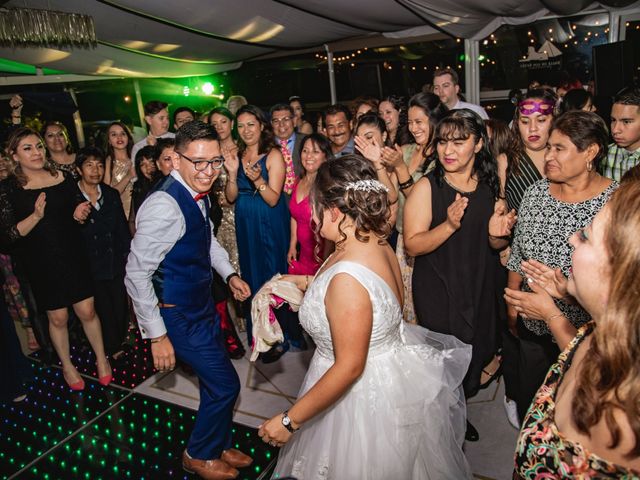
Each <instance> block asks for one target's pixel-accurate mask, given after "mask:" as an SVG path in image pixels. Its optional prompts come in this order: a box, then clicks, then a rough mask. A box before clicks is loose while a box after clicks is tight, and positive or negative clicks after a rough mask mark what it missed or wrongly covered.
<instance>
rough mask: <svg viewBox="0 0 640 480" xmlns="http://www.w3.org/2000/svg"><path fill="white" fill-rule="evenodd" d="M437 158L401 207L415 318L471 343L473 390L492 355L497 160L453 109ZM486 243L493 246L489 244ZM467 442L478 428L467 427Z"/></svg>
mask: <svg viewBox="0 0 640 480" xmlns="http://www.w3.org/2000/svg"><path fill="white" fill-rule="evenodd" d="M435 144H436V149H437V154H438V161H437V162H436V166H435V168H434V170H433V171H432V172H431V173H429V174H428V175H426V176H425V177H422V178H421V179H420V180H419V181H418V182H416V184H415V186H414V187H413V190H412V191H411V194H410V195H409V197H408V199H407V202H406V204H405V213H404V242H405V248H406V250H407V253H408V254H409V255H412V256H415V265H414V269H413V279H412V280H413V301H414V306H415V311H416V316H417V318H418V323H419V324H420V325H422V326H424V327H426V328H428V329H429V330H433V331H435V332H439V333H445V334H449V335H454V336H455V337H457V338H458V339H460V340H462V341H463V342H465V343H467V344H470V345H472V346H473V356H472V358H471V365H470V367H469V371H468V372H467V375H466V377H465V379H464V382H463V387H464V391H465V395H466V397H467V398H468V397H471V396H473V395H475V394H476V393H477V391H478V388H479V386H480V374H481V373H482V369H483V367H484V366H485V365H487V364H488V363H489V362H490V361H491V360H492V359H493V356H494V354H495V352H496V347H497V345H496V343H497V342H496V320H497V298H496V295H495V278H496V275H495V273H496V269H497V268H498V264H499V262H498V255H497V253H496V251H495V250H494V249H493V248H492V247H494V248H496V247H498V246H499V245H498V244H497V243H498V239H493V238H491V239H490V238H489V235H488V227H489V219H490V218H491V215H492V214H493V211H494V206H495V203H496V201H497V199H498V195H499V181H498V176H497V170H496V164H495V161H494V160H493V158H492V157H491V154H490V153H489V150H488V147H487V133H486V129H485V127H484V124H483V121H482V119H481V118H480V117H479V116H478V115H477V114H475V113H474V112H472V111H470V110H467V109H461V110H453V111H450V112H448V113H447V115H446V116H445V117H444V118H443V119H442V120H441V121H440V123H439V124H438V126H437V128H436V136H435ZM490 243H491V244H490ZM467 433H468V435H467V439H468V440H477V436H478V434H477V432H476V431H475V429H473V427H468V430H467Z"/></svg>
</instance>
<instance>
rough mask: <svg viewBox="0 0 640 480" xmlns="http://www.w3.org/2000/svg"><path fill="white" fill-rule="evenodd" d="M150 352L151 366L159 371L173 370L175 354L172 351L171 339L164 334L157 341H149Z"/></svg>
mask: <svg viewBox="0 0 640 480" xmlns="http://www.w3.org/2000/svg"><path fill="white" fill-rule="evenodd" d="M153 340H156V339H153ZM151 354H152V355H153V366H154V367H155V368H156V369H157V370H158V371H159V372H166V371H169V370H173V369H174V368H175V367H176V354H175V352H174V351H173V345H172V344H171V340H169V337H167V336H166V335H164V338H162V339H160V340H159V341H152V342H151Z"/></svg>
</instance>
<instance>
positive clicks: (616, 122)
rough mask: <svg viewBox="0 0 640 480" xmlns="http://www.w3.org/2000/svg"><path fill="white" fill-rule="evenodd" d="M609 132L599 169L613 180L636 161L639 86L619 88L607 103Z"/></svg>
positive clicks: (638, 153) (639, 144) (639, 136)
mask: <svg viewBox="0 0 640 480" xmlns="http://www.w3.org/2000/svg"><path fill="white" fill-rule="evenodd" d="M611 136H612V137H613V141H614V143H612V144H611V145H609V153H608V154H607V159H606V160H605V161H604V162H602V166H601V170H602V171H601V173H602V175H604V176H605V177H609V178H612V179H613V180H616V181H617V182H619V181H620V179H621V178H622V176H623V175H624V174H625V173H626V172H627V170H630V169H631V168H633V167H634V166H636V165H638V164H640V88H638V87H627V88H624V89H622V90H621V91H620V92H618V94H617V95H616V96H615V97H614V99H613V106H612V107H611Z"/></svg>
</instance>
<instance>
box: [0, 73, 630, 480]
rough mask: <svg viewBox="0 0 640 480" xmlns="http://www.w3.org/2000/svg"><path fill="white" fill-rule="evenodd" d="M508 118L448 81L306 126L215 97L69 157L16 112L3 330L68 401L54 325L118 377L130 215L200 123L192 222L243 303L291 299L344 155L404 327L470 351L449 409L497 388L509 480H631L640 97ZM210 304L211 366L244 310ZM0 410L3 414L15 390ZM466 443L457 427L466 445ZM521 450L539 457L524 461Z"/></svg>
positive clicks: (247, 312) (152, 114) (292, 109)
mask: <svg viewBox="0 0 640 480" xmlns="http://www.w3.org/2000/svg"><path fill="white" fill-rule="evenodd" d="M514 98H515V100H514V101H515V112H514V115H513V119H512V121H511V122H510V123H509V124H506V123H504V122H502V121H500V120H496V119H489V118H488V115H487V113H486V111H485V110H484V109H483V108H482V107H481V106H479V105H474V104H471V103H468V102H465V101H463V100H462V99H461V98H460V92H459V85H458V77H457V75H456V73H455V71H452V70H448V69H445V70H440V71H438V72H437V73H436V75H435V76H434V79H433V88H432V92H422V93H418V94H416V95H414V96H412V97H411V98H409V99H405V98H402V97H399V96H389V97H386V98H383V99H376V98H372V97H359V98H357V99H356V100H355V101H354V102H353V103H352V105H349V106H347V105H343V104H336V105H331V106H328V107H327V108H325V109H324V110H323V111H322V112H321V115H319V117H318V121H317V122H314V123H315V125H313V124H312V123H311V122H309V121H308V120H307V119H306V118H305V112H304V104H303V102H302V100H301V99H300V98H299V97H297V96H294V97H291V98H290V99H289V101H288V102H285V103H278V104H276V105H274V106H272V107H271V108H270V109H269V111H268V112H265V111H263V110H261V109H260V108H258V107H256V106H254V105H251V104H249V103H248V102H247V101H246V100H245V99H244V98H243V97H238V96H236V97H231V98H230V99H229V102H228V104H227V107H216V108H214V109H212V110H211V111H210V112H207V113H205V114H204V115H198V114H197V113H196V112H194V111H193V110H191V109H189V108H187V107H181V108H177V109H175V110H174V111H173V115H170V112H169V109H168V106H167V104H166V103H163V102H159V101H151V102H148V103H147V104H146V105H145V107H144V109H145V120H146V123H147V124H148V129H149V135H148V136H147V137H146V138H144V139H142V140H140V141H139V142H137V143H135V144H134V141H133V137H132V135H131V133H130V131H129V129H128V127H127V126H126V125H125V124H124V123H122V122H119V121H116V122H113V123H112V124H111V125H109V127H108V129H107V145H105V146H104V149H103V150H100V149H97V148H83V149H80V150H78V151H75V150H74V149H73V147H72V146H71V143H70V141H69V135H68V132H67V131H66V128H65V127H64V125H62V124H61V123H59V122H49V123H47V124H45V126H44V127H43V129H42V131H41V132H35V131H33V130H31V129H29V128H26V127H21V126H20V110H21V106H22V105H21V103H20V101H19V97H14V99H12V101H11V107H12V109H13V110H12V112H13V113H12V122H13V123H14V124H15V125H14V127H15V128H14V130H13V131H12V132H11V135H10V137H9V141H8V142H7V145H6V147H5V150H4V158H3V166H4V168H3V169H2V172H3V176H4V177H6V178H5V179H4V180H3V181H2V182H1V183H0V238H1V239H2V245H3V253H4V254H5V255H3V256H2V257H0V263H2V272H3V275H4V279H5V283H4V289H5V294H6V298H7V302H8V306H7V307H6V308H5V307H4V306H2V305H0V307H2V308H0V310H2V312H0V313H2V314H3V315H4V312H5V310H6V311H7V312H9V311H10V312H11V313H12V314H13V316H14V317H17V318H19V319H21V321H22V323H23V325H25V326H26V328H28V329H29V332H30V333H29V334H30V337H29V340H30V346H32V347H34V348H35V347H37V342H41V343H44V342H49V341H50V342H51V344H52V345H53V347H54V349H55V352H56V353H57V355H58V357H59V358H60V360H61V361H62V366H63V371H64V378H65V380H66V381H67V383H68V384H69V386H70V388H72V389H75V390H81V389H82V388H84V382H83V380H82V377H81V376H80V375H79V373H78V371H77V370H76V369H75V367H74V365H73V364H72V362H71V358H70V355H69V335H68V328H67V324H68V318H69V312H70V311H71V310H72V311H73V312H75V315H76V316H77V318H78V319H79V320H80V322H81V325H82V327H83V328H84V331H85V333H86V336H87V338H88V340H89V342H90V344H91V347H92V349H93V351H94V353H95V357H96V368H97V375H98V377H99V379H100V382H101V383H104V384H108V383H109V382H110V381H111V378H112V377H111V367H110V362H113V361H116V360H119V359H124V360H125V361H126V348H125V345H126V337H127V334H128V329H129V324H130V322H131V321H132V320H131V314H130V307H129V302H128V299H127V296H126V291H125V289H124V271H125V264H126V259H127V255H128V251H129V242H130V240H131V238H132V236H133V235H135V231H136V227H135V219H136V213H137V212H138V210H139V208H140V206H141V205H142V204H143V203H144V201H145V198H146V197H147V195H148V194H149V193H150V192H151V191H153V189H154V185H156V183H157V182H158V180H159V179H161V178H163V177H164V176H166V175H168V174H169V172H170V171H171V169H172V159H173V158H174V157H175V156H176V155H181V154H180V153H177V152H175V150H174V140H173V137H174V133H173V132H171V131H170V126H172V127H173V129H174V130H177V129H179V128H180V127H181V126H182V125H184V124H186V123H188V122H191V121H193V120H196V119H198V118H200V119H202V120H203V121H205V122H207V123H209V124H210V125H212V126H213V127H214V128H215V130H216V132H217V135H218V141H219V144H220V150H221V152H222V157H223V158H222V159H219V162H220V165H219V166H217V167H214V168H221V169H222V174H221V175H220V178H219V179H218V180H217V182H216V184H215V185H214V188H213V190H212V191H211V192H209V194H208V196H209V202H210V205H211V207H212V208H211V220H212V221H213V223H214V225H215V226H216V236H217V238H218V240H219V242H220V244H221V245H222V246H223V247H224V248H225V250H227V252H228V253H229V257H230V261H231V263H232V265H233V266H234V267H235V268H236V270H237V271H239V272H240V273H241V275H242V278H243V279H244V280H245V281H246V282H247V283H248V284H249V286H250V288H251V291H252V293H254V294H255V292H257V291H258V290H260V287H261V286H262V285H263V284H264V283H265V282H267V281H268V280H270V279H271V278H272V277H273V276H274V275H275V274H278V273H280V274H287V273H289V274H294V275H303V276H306V277H305V278H307V282H308V281H309V280H311V279H312V277H313V276H314V275H315V273H316V272H317V271H318V269H319V268H320V266H321V264H322V262H323V261H324V260H325V259H326V258H327V257H328V256H329V255H330V254H331V252H332V251H333V250H334V244H333V243H332V242H328V241H322V240H321V239H320V237H319V235H318V234H317V231H316V228H315V227H316V222H317V218H316V219H315V220H316V222H314V215H313V214H314V212H313V209H312V204H313V202H312V197H313V190H314V184H315V182H316V175H317V172H318V170H319V169H320V167H321V165H323V164H324V163H325V162H327V161H328V160H332V159H339V158H340V157H342V156H345V155H349V154H353V153H357V154H359V155H361V156H362V157H364V158H365V159H367V160H368V161H369V162H371V165H372V166H373V168H374V169H375V175H376V177H377V180H378V181H379V182H380V183H381V184H382V185H384V186H385V188H386V189H387V197H388V204H389V205H390V207H389V217H388V218H389V229H390V231H391V234H390V235H389V237H388V242H389V243H390V244H391V245H392V246H393V248H394V250H395V253H396V257H397V260H398V263H399V265H400V271H401V276H402V288H403V305H402V314H403V317H404V320H405V321H406V322H409V323H417V324H419V325H421V326H423V327H426V328H427V329H429V330H431V331H434V332H437V333H442V334H448V335H452V336H454V337H456V338H457V339H459V340H461V341H462V342H464V343H466V344H468V345H471V346H472V358H471V364H470V367H469V369H468V371H467V373H466V376H465V377H464V380H463V382H462V386H463V388H464V394H465V397H466V398H467V399H468V398H470V397H473V396H474V395H476V394H477V393H478V391H479V390H480V389H482V388H486V387H487V386H488V385H489V384H490V383H491V382H492V381H494V380H495V379H496V378H497V377H498V376H499V375H501V374H502V375H503V377H504V381H505V393H506V395H505V398H504V404H505V409H506V413H507V416H508V419H509V421H510V422H511V423H512V424H513V425H514V427H516V428H522V432H521V436H520V439H519V442H518V450H517V456H516V472H515V474H514V476H515V477H516V478H540V475H545V474H547V473H548V472H555V473H556V474H559V475H561V474H566V475H568V476H569V475H574V476H576V478H577V477H578V476H579V475H578V474H587V473H588V474H590V475H595V476H598V475H603V476H606V475H609V476H614V474H627V475H630V476H633V475H634V474H638V472H639V471H640V454H639V452H640V429H639V428H638V419H639V418H640V417H639V414H640V412H638V407H637V394H636V392H637V390H638V388H640V387H639V383H638V380H637V379H638V372H637V360H636V359H635V356H634V355H635V352H636V350H637V349H638V348H639V347H640V344H639V343H638V338H639V333H640V331H639V330H638V325H637V323H638V319H640V309H639V308H638V306H639V304H638V301H639V300H638V299H640V295H638V294H637V287H636V285H637V282H638V271H640V270H638V269H639V268H640V254H639V252H640V251H639V250H638V247H637V241H636V238H637V235H638V233H640V230H639V227H640V213H639V212H640V205H638V202H639V201H640V187H639V183H638V178H639V173H638V169H639V168H640V167H639V166H638V165H639V164H640V89H638V88H635V87H629V88H626V89H624V90H622V91H621V92H619V93H618V94H617V95H616V97H615V98H614V99H613V107H612V109H611V112H610V116H611V124H610V128H608V126H607V125H606V124H605V122H604V121H603V120H602V118H601V117H600V116H599V115H598V113H597V112H594V110H595V108H594V102H593V97H592V96H591V95H590V94H589V93H588V92H586V91H585V90H583V89H574V90H570V91H568V92H566V93H565V94H564V97H563V99H562V101H559V99H558V96H557V93H556V92H555V91H554V90H553V89H549V88H544V87H541V88H531V89H529V90H528V91H527V92H526V93H524V94H522V93H519V94H517V95H514ZM171 123H172V125H170V124H171ZM314 127H315V128H314ZM314 130H315V131H314ZM611 140H613V141H612V142H611ZM187 160H190V159H187ZM205 168H206V165H205ZM623 177H625V180H624V182H622V184H621V183H620V182H621V181H622V179H623ZM567 279H568V282H567ZM505 289H506V290H505ZM505 291H506V294H504V293H505ZM503 294H504V295H503ZM212 295H214V298H215V301H216V305H217V310H218V312H219V313H221V317H222V323H221V324H222V328H223V329H224V331H225V339H226V344H227V349H228V351H229V354H230V355H231V356H232V358H240V357H242V356H243V355H244V346H243V342H242V341H241V339H240V338H239V333H238V331H239V332H240V334H241V333H242V332H246V335H247V338H246V341H247V342H248V343H247V344H248V345H251V342H252V336H251V335H252V319H251V309H250V308H249V307H248V305H249V302H250V301H251V299H249V300H247V301H246V302H243V303H240V304H239V303H236V302H234V301H233V299H232V298H230V296H229V294H228V291H227V289H226V285H225V282H224V279H221V278H219V277H218V278H217V279H216V281H214V285H213V287H212ZM5 316H6V317H7V318H9V317H8V316H7V315H5ZM278 320H279V322H280V323H281V326H282V330H283V333H284V341H283V342H282V343H281V344H278V345H276V346H275V347H274V348H273V349H272V350H271V351H269V352H266V353H264V354H261V357H262V361H264V362H273V361H276V360H278V358H280V356H281V355H283V354H284V353H285V352H286V351H288V350H296V349H298V350H299V349H306V348H308V347H309V345H308V343H309V342H308V338H307V337H306V335H305V334H304V332H303V331H302V329H301V327H300V325H299V322H298V319H297V316H296V314H295V313H293V312H292V311H290V310H288V309H286V308H285V309H281V310H280V311H279V313H278ZM43 324H44V325H45V326H44V328H43ZM34 330H35V332H36V333H37V332H46V331H48V334H47V335H43V334H40V335H37V337H38V338H35V337H36V336H35V335H32V334H31V332H32V331H34ZM49 339H50V340H49ZM3 350H5V351H7V350H6V349H3ZM559 355H560V357H559ZM558 357H559V359H558ZM563 380H564V381H563ZM541 386H542V389H540V388H541ZM539 389H540V390H539ZM14 390H15V391H14V392H12V395H13V397H12V398H16V399H21V398H22V393H23V392H22V391H20V384H19V382H18V384H16V385H15V389H14ZM536 392H538V393H536ZM532 402H533V403H532ZM479 435H480V434H479V432H478V431H477V430H476V429H475V428H474V427H473V425H471V424H470V423H468V422H467V427H466V439H467V440H469V441H474V440H478V438H479ZM539 442H544V443H545V445H546V450H541V449H538V450H536V449H532V448H530V445H536V444H537V443H539ZM563 469H564V470H563ZM559 472H560V473H559ZM634 472H635V473H634Z"/></svg>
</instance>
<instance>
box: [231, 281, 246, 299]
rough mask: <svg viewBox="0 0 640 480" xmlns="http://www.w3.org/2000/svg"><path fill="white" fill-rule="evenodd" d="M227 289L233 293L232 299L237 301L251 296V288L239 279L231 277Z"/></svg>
mask: <svg viewBox="0 0 640 480" xmlns="http://www.w3.org/2000/svg"><path fill="white" fill-rule="evenodd" d="M229 288H230V289H231V293H233V298H235V299H236V300H239V301H244V300H246V299H247V298H249V297H250V296H251V288H250V287H249V285H248V284H247V282H245V281H244V280H242V279H241V278H240V277H231V279H230V280H229Z"/></svg>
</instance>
